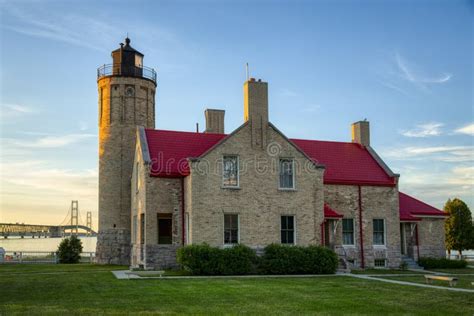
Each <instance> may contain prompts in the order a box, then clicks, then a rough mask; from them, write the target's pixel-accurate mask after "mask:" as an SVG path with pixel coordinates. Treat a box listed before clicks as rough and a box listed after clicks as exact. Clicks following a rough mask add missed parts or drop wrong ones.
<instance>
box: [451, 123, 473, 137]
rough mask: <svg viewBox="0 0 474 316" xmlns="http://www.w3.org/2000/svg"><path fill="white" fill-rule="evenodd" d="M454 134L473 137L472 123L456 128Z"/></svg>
mask: <svg viewBox="0 0 474 316" xmlns="http://www.w3.org/2000/svg"><path fill="white" fill-rule="evenodd" d="M454 132H455V133H458V134H466V135H470V136H474V123H471V124H468V125H466V126H464V127H461V128H458V129H456V130H455V131H454Z"/></svg>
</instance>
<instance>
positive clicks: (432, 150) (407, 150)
mask: <svg viewBox="0 0 474 316" xmlns="http://www.w3.org/2000/svg"><path fill="white" fill-rule="evenodd" d="M382 155H383V156H384V157H387V158H389V159H394V160H426V159H430V160H436V161H442V162H474V146H421V147H416V146H408V147H401V148H397V149H393V148H391V149H389V150H385V151H382Z"/></svg>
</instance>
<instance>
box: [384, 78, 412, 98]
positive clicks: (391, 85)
mask: <svg viewBox="0 0 474 316" xmlns="http://www.w3.org/2000/svg"><path fill="white" fill-rule="evenodd" d="M379 83H380V84H381V85H382V86H384V87H386V88H389V89H392V90H395V91H397V92H399V93H401V94H404V95H406V96H410V95H409V94H408V93H407V92H406V91H405V90H404V89H402V88H400V87H399V86H397V85H395V84H393V83H390V82H386V81H379Z"/></svg>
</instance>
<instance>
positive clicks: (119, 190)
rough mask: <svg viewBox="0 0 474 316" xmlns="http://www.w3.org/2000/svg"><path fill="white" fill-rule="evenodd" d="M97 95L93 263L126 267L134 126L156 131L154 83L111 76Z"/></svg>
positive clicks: (128, 249) (102, 80)
mask: <svg viewBox="0 0 474 316" xmlns="http://www.w3.org/2000/svg"><path fill="white" fill-rule="evenodd" d="M98 90H99V235H98V239H97V257H96V258H97V262H98V263H117V264H128V263H129V262H130V225H131V223H130V205H131V200H130V191H131V185H130V179H131V175H132V168H133V159H134V150H135V131H136V126H137V125H141V126H145V127H148V128H154V125H155V123H154V114H155V111H154V106H155V104H154V100H155V83H154V82H152V81H150V80H146V79H141V78H131V77H118V76H109V77H102V78H100V79H99V81H98ZM126 90H128V93H126V92H125V91H126ZM131 92H133V93H131Z"/></svg>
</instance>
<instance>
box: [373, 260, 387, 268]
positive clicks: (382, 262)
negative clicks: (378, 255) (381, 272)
mask: <svg viewBox="0 0 474 316" xmlns="http://www.w3.org/2000/svg"><path fill="white" fill-rule="evenodd" d="M385 264H386V260H385V259H375V261H374V266H375V267H376V268H385Z"/></svg>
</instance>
